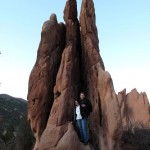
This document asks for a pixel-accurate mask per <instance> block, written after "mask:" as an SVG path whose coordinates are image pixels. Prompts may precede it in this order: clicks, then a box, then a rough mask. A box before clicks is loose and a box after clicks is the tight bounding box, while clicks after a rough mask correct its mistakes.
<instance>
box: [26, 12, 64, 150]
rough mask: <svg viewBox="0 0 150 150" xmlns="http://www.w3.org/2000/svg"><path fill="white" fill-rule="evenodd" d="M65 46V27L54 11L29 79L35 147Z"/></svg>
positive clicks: (42, 37) (42, 36) (46, 115)
mask: <svg viewBox="0 0 150 150" xmlns="http://www.w3.org/2000/svg"><path fill="white" fill-rule="evenodd" d="M64 45H65V26H64V25H63V24H62V23H61V24H58V23H57V19H56V15H54V14H53V15H52V16H51V19H50V20H48V21H46V22H45V23H44V25H43V29H42V33H41V42H40V45H39V49H38V54H37V60H36V63H35V65H34V67H33V70H32V72H31V74H30V79H29V90H28V120H29V122H30V125H31V128H32V131H33V132H34V135H35V138H36V144H35V149H36V147H38V144H39V141H40V137H41V135H42V133H43V131H44V129H45V128H46V125H47V120H48V117H49V114H50V110H51V107H52V104H53V99H54V94H53V88H54V85H55V81H56V75H57V72H58V68H59V65H60V61H61V54H62V51H63V49H64Z"/></svg>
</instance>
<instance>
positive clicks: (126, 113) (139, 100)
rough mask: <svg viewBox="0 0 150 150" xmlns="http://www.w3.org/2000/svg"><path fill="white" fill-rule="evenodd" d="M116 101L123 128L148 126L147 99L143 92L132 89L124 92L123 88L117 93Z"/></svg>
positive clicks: (149, 117)
mask: <svg viewBox="0 0 150 150" xmlns="http://www.w3.org/2000/svg"><path fill="white" fill-rule="evenodd" d="M118 101H119V105H120V108H121V117H122V123H123V128H124V129H129V128H135V127H139V128H143V127H150V114H149V101H148V98H147V95H146V93H145V92H144V93H138V92H137V90H136V89H133V90H132V91H131V92H129V93H128V94H126V90H125V89H124V90H123V91H121V92H119V93H118Z"/></svg>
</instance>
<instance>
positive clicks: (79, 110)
mask: <svg viewBox="0 0 150 150" xmlns="http://www.w3.org/2000/svg"><path fill="white" fill-rule="evenodd" d="M75 105H76V108H75V120H76V125H77V128H78V130H79V134H80V138H81V141H82V142H83V143H84V144H85V145H87V144H88V141H89V130H88V124H87V119H88V117H89V115H90V113H91V112H92V105H91V103H90V101H89V100H88V99H87V98H86V97H85V93H84V92H81V93H80V100H79V101H75Z"/></svg>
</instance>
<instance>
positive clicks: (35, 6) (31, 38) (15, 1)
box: [0, 0, 150, 99]
mask: <svg viewBox="0 0 150 150" xmlns="http://www.w3.org/2000/svg"><path fill="white" fill-rule="evenodd" d="M65 2H66V1H65V0H61V1H56V0H38V1H37V0H22V1H20V0H0V51H1V53H2V54H1V55H0V82H1V85H0V94H1V93H5V94H9V95H11V96H15V97H21V98H24V99H26V97H27V89H28V78H29V74H30V72H31V69H32V68H33V65H34V63H35V60H36V55H37V49H38V46H39V42H40V36H41V35H40V33H41V29H42V24H43V22H44V21H45V20H48V19H49V16H50V14H51V13H56V14H57V18H58V21H59V22H62V21H63V9H64V6H65ZM77 2H78V12H79V8H80V5H81V0H77ZM94 3H95V9H96V24H97V28H98V33H99V34H98V35H99V41H100V44H99V47H100V54H101V56H102V58H103V61H104V64H105V68H106V70H107V71H109V72H110V74H111V76H112V79H113V83H114V87H115V91H116V93H118V92H119V91H121V90H122V89H124V88H126V89H127V92H129V91H130V90H131V89H133V88H137V90H138V92H144V91H145V92H146V93H147V95H148V97H149V98H150V86H149V85H150V70H149V66H150V60H149V57H150V19H149V16H150V9H149V8H150V0H125V1H120V0H105V1H104V0H95V1H94Z"/></svg>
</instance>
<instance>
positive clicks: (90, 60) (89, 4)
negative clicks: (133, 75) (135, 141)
mask: <svg viewBox="0 0 150 150" xmlns="http://www.w3.org/2000/svg"><path fill="white" fill-rule="evenodd" d="M80 25H81V43H82V60H83V63H82V64H83V66H84V77H85V78H86V79H85V83H86V84H85V86H86V88H87V93H88V99H90V100H91V102H92V106H93V112H92V114H91V116H90V120H91V128H92V129H91V130H92V133H91V134H92V144H93V146H94V148H95V149H100V148H101V149H104V150H117V149H120V147H119V140H120V132H121V129H122V128H121V118H120V108H119V103H118V100H117V96H116V94H115V91H114V87H113V83H112V79H111V76H110V74H109V73H108V72H106V71H105V70H104V64H103V60H102V58H101V56H100V54H99V47H98V43H99V42H98V34H97V28H96V25H95V10H94V4H93V1H92V0H88V1H87V0H83V1H82V7H81V14H80Z"/></svg>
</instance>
